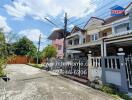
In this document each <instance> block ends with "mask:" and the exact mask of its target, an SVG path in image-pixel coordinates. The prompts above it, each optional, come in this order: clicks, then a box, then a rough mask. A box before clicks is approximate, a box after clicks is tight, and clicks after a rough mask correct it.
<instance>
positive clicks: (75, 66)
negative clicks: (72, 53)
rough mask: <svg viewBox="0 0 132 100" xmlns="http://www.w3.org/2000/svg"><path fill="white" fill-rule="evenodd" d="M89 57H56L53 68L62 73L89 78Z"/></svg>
mask: <svg viewBox="0 0 132 100" xmlns="http://www.w3.org/2000/svg"><path fill="white" fill-rule="evenodd" d="M87 61H88V60H87V59H86V58H85V59H84V58H82V59H55V60H52V64H51V65H52V68H51V69H52V70H57V71H58V72H59V73H61V74H67V75H74V76H77V77H81V78H86V79H87V78H88V66H87Z"/></svg>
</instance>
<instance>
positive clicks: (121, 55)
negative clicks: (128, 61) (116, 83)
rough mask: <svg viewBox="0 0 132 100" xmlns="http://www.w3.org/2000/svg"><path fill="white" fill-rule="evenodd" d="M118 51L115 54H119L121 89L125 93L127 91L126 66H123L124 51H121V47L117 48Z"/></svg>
mask: <svg viewBox="0 0 132 100" xmlns="http://www.w3.org/2000/svg"><path fill="white" fill-rule="evenodd" d="M118 51H119V53H117V55H118V56H119V61H120V74H121V89H120V90H121V91H122V92H125V93H127V92H128V83H127V77H126V68H125V59H124V56H125V53H124V52H123V48H119V49H118Z"/></svg>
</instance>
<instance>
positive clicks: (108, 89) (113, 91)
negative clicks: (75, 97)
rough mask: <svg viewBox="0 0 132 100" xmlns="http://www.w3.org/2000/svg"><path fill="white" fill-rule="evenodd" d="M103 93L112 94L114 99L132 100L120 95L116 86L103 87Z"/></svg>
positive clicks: (122, 94)
mask: <svg viewBox="0 0 132 100" xmlns="http://www.w3.org/2000/svg"><path fill="white" fill-rule="evenodd" d="M101 91H103V92H105V93H108V94H110V95H111V96H112V97H114V98H117V99H119V98H122V99H124V100H132V98H130V97H129V96H128V95H126V94H124V93H120V92H119V91H118V89H117V88H116V86H114V85H103V86H102V88H101Z"/></svg>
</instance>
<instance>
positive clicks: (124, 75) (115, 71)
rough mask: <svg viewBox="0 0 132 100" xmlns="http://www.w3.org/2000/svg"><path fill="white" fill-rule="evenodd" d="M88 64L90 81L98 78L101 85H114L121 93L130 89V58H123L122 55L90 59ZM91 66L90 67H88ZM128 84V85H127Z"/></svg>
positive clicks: (131, 80) (131, 72)
mask: <svg viewBox="0 0 132 100" xmlns="http://www.w3.org/2000/svg"><path fill="white" fill-rule="evenodd" d="M89 58H90V60H91V64H90V63H89V65H88V66H89V69H88V70H89V72H90V73H89V74H88V78H90V80H95V79H96V78H97V77H98V78H100V79H101V80H102V82H103V84H108V83H109V84H114V85H116V86H118V87H119V89H120V90H121V91H123V92H124V91H125V92H126V91H128V89H129V88H132V57H127V58H125V56H124V55H119V56H108V57H102V58H101V57H90V56H89ZM90 65H91V66H90ZM128 83H129V85H128Z"/></svg>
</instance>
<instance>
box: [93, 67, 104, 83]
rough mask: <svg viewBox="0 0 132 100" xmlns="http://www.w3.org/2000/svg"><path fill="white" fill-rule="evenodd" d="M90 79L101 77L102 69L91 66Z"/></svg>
mask: <svg viewBox="0 0 132 100" xmlns="http://www.w3.org/2000/svg"><path fill="white" fill-rule="evenodd" d="M91 74H92V80H95V77H99V78H100V79H101V77H102V69H101V68H91Z"/></svg>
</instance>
